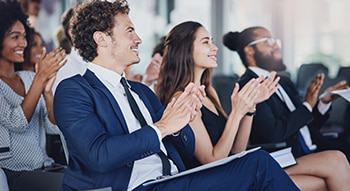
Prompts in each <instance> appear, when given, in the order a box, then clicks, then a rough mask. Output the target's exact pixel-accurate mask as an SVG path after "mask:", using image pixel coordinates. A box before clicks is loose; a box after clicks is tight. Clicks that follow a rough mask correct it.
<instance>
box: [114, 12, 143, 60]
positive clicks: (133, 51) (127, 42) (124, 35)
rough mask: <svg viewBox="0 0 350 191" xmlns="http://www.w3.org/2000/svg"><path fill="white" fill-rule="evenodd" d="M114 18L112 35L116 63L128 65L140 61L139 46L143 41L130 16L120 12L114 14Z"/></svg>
mask: <svg viewBox="0 0 350 191" xmlns="http://www.w3.org/2000/svg"><path fill="white" fill-rule="evenodd" d="M114 20H115V23H114V27H113V28H112V35H111V44H112V46H111V47H112V48H111V55H112V57H113V59H114V61H115V63H118V64H122V65H123V66H125V67H127V66H129V65H132V64H135V63H138V62H140V58H139V55H138V54H139V52H138V46H139V44H141V43H142V41H141V39H140V37H139V36H138V35H137V34H136V32H135V28H134V25H133V23H132V22H131V20H130V18H129V16H128V15H127V14H123V13H118V14H117V15H116V16H114Z"/></svg>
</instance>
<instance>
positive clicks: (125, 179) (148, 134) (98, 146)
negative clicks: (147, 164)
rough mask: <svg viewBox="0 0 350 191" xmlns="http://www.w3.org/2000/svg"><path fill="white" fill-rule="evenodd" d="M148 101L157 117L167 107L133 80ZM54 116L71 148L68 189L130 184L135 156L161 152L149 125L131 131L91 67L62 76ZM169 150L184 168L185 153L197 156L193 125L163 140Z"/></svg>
mask: <svg viewBox="0 0 350 191" xmlns="http://www.w3.org/2000/svg"><path fill="white" fill-rule="evenodd" d="M129 84H130V86H131V89H132V90H133V91H135V92H136V93H137V94H138V95H139V97H140V98H141V99H142V101H143V102H144V104H145V105H146V107H147V109H148V111H149V112H150V114H151V116H152V119H153V122H156V121H158V120H159V119H160V118H161V116H162V114H163V111H164V108H163V106H162V104H161V103H160V101H159V100H158V98H157V96H156V95H155V94H154V93H153V92H152V91H151V90H150V89H149V88H148V87H147V86H145V85H143V84H141V83H137V82H132V81H129ZM54 114H55V120H56V123H57V125H58V127H59V128H60V130H61V131H62V133H63V135H64V137H65V139H66V141H67V146H68V150H69V164H68V168H67V171H66V173H65V177H64V180H63V190H82V189H92V188H101V187H109V186H110V187H112V189H113V190H126V189H127V186H128V184H129V179H130V176H131V171H132V168H133V161H135V160H138V159H142V158H145V157H147V156H150V155H152V154H155V153H158V152H160V144H159V139H158V137H157V134H156V132H155V131H154V129H152V127H150V126H144V127H142V128H141V129H139V130H137V131H135V132H133V133H129V131H128V128H127V125H126V122H125V119H124V117H123V115H122V113H121V110H120V107H119V105H118V103H117V102H116V100H115V99H114V97H113V95H112V94H111V93H110V92H109V90H108V89H107V88H106V87H105V86H104V85H103V84H102V83H101V81H99V79H98V78H97V77H96V76H95V74H93V73H92V72H91V71H90V70H87V71H86V73H85V74H84V76H80V75H76V76H73V77H71V78H69V79H66V80H64V81H62V82H61V83H60V84H59V86H58V88H57V90H56V93H55V97H54ZM162 141H163V143H164V145H165V147H166V149H167V152H168V156H169V158H171V159H172V160H173V161H174V163H175V164H176V165H177V167H178V169H179V170H180V171H182V170H185V166H184V164H183V162H182V159H184V160H187V159H189V158H192V157H193V154H194V148H195V140H194V134H193V132H192V130H191V127H189V126H188V125H187V126H185V127H184V128H183V129H182V130H181V132H180V135H179V136H167V137H165V138H164V139H163V140H162Z"/></svg>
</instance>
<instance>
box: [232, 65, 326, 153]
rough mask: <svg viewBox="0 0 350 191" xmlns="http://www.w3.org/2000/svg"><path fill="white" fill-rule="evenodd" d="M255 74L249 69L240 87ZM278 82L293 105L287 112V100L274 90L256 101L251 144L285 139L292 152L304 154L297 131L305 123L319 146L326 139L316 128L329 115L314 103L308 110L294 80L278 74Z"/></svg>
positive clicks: (240, 79) (321, 145)
mask: <svg viewBox="0 0 350 191" xmlns="http://www.w3.org/2000/svg"><path fill="white" fill-rule="evenodd" d="M257 77H258V76H257V75H256V74H255V73H254V72H253V71H252V70H250V69H247V70H246V72H245V73H244V74H243V75H242V76H241V77H240V78H239V79H238V83H239V85H240V87H243V86H244V85H245V84H246V83H247V82H248V81H249V80H250V79H252V78H257ZM280 78H281V79H280V81H279V84H280V85H281V86H282V87H283V89H284V90H285V91H286V93H287V94H288V95H289V97H290V98H291V100H292V102H293V104H294V105H295V107H296V109H295V111H293V112H290V111H289V109H288V107H287V106H286V104H285V103H284V102H283V101H282V100H281V99H280V98H279V97H278V95H277V94H276V93H274V94H273V95H272V96H271V97H270V98H269V99H268V100H266V101H264V102H262V103H259V104H257V106H256V115H255V116H254V119H253V125H252V131H251V135H250V143H251V144H264V143H276V142H286V143H287V145H288V146H291V147H292V151H293V154H294V155H295V156H296V157H298V156H301V155H304V153H303V152H302V151H301V150H300V149H299V140H298V131H299V129H300V128H302V127H303V126H305V125H308V127H309V129H310V133H311V138H312V140H313V142H314V143H315V144H316V145H317V146H318V148H320V149H321V148H322V147H323V146H324V145H325V144H326V143H328V142H329V141H327V140H325V138H324V137H323V136H322V135H321V133H320V132H319V128H320V127H322V125H323V124H324V123H325V122H326V121H327V119H328V118H329V111H328V112H327V113H326V114H325V115H321V114H320V112H319V111H318V109H317V104H316V106H315V108H314V109H313V112H310V111H309V110H308V109H307V108H306V106H304V105H303V104H302V101H301V98H300V96H299V93H298V91H297V89H296V87H295V85H294V84H293V82H292V81H291V80H290V79H289V78H287V77H284V76H280Z"/></svg>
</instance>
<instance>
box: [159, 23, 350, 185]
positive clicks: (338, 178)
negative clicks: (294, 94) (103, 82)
mask: <svg viewBox="0 0 350 191" xmlns="http://www.w3.org/2000/svg"><path fill="white" fill-rule="evenodd" d="M165 44H166V48H165V51H164V57H163V63H162V67H161V70H160V76H159V79H158V85H157V89H156V93H157V95H158V97H159V99H160V100H161V102H162V104H163V105H166V104H167V103H169V101H170V100H171V99H172V98H173V97H178V95H179V94H180V93H181V92H183V90H184V84H187V83H189V82H193V83H194V84H195V86H197V87H198V86H201V85H205V87H206V93H207V97H205V98H204V100H203V107H202V108H201V110H200V112H198V115H197V116H196V118H195V119H194V120H193V121H192V122H190V126H191V127H192V129H193V131H194V135H195V140H196V148H195V157H194V158H193V159H192V160H189V161H186V163H187V164H186V165H187V167H189V168H191V167H195V166H198V165H201V164H206V163H209V162H212V161H215V160H218V159H222V158H225V157H227V156H228V155H229V154H230V152H231V153H238V152H241V151H243V150H245V149H246V147H247V143H248V139H249V135H250V130H251V126H252V119H253V117H254V110H255V106H256V104H257V103H260V102H262V101H264V100H266V99H268V98H269V97H270V96H271V95H272V93H274V92H275V91H276V89H277V87H278V85H277V82H278V80H279V78H278V77H277V78H276V80H274V79H275V75H276V72H271V74H270V76H269V77H268V78H267V79H265V80H264V81H263V77H262V76H260V77H259V78H256V79H254V78H253V79H252V80H250V81H249V82H248V83H247V84H246V85H245V86H243V87H242V88H241V90H239V87H238V84H236V85H235V88H234V90H233V92H232V95H231V103H232V109H231V113H230V114H229V115H228V116H227V117H226V115H225V113H224V111H223V109H222V107H221V105H220V101H219V98H218V95H217V94H216V91H215V89H214V88H213V87H212V86H211V70H212V69H213V68H215V67H216V66H217V62H216V52H217V47H216V46H215V45H214V44H213V41H212V39H211V37H210V35H209V32H208V31H207V30H206V29H205V28H204V27H203V26H202V25H201V24H199V23H197V22H184V23H181V24H179V25H177V26H175V27H174V28H173V29H172V30H171V31H170V33H169V34H168V36H167V38H166V41H165ZM261 81H263V82H261ZM238 90H239V91H238ZM332 154H333V155H332ZM320 156H321V157H320ZM257 160H258V159H257ZM335 161H339V163H337V162H335ZM297 162H298V163H297V164H296V165H294V166H291V167H288V168H286V169H285V170H286V172H287V174H288V175H289V176H290V177H291V178H292V180H293V181H294V182H295V184H296V185H297V186H298V187H299V188H300V189H301V190H303V191H304V190H342V189H345V190H346V189H348V188H349V183H350V171H349V164H348V163H347V162H346V160H344V156H342V155H339V154H338V153H337V152H333V151H325V152H321V153H316V154H310V155H307V156H305V157H301V158H298V159H297ZM327 163H328V164H329V166H326V165H324V164H327ZM232 181H234V180H232Z"/></svg>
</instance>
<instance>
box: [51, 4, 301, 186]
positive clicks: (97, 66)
mask: <svg viewBox="0 0 350 191" xmlns="http://www.w3.org/2000/svg"><path fill="white" fill-rule="evenodd" d="M128 13H129V6H128V2H127V1H123V0H119V1H113V2H110V1H97V0H96V1H90V2H84V4H83V5H82V6H79V8H78V9H77V11H76V14H75V15H74V17H73V20H72V22H71V26H72V35H73V38H72V39H73V43H74V45H75V47H76V48H77V49H79V52H80V54H81V55H82V57H83V58H84V59H85V60H88V61H89V63H88V69H87V70H86V72H85V74H84V75H83V76H80V75H75V76H73V77H71V78H68V79H66V80H64V81H62V82H61V83H60V84H59V86H58V87H57V90H56V95H55V99H54V113H55V119H56V122H57V124H58V126H59V128H60V129H61V130H62V132H63V134H64V136H65V138H66V140H67V145H68V148H69V155H70V157H69V158H70V162H69V164H68V168H67V171H66V173H65V177H64V180H63V187H62V189H63V190H84V189H97V188H104V187H111V188H112V190H136V191H137V190H206V189H207V190H208V189H210V190H215V189H216V190H248V189H249V188H256V189H257V190H298V189H297V187H296V186H295V185H294V184H293V182H292V181H291V180H290V178H289V177H288V175H287V174H286V173H285V172H284V171H283V169H281V167H280V166H279V165H278V164H277V163H276V162H275V161H274V160H273V159H272V158H271V157H270V156H269V155H268V154H267V153H266V152H263V151H256V152H253V153H250V154H247V155H246V156H244V157H242V158H240V159H237V160H234V161H232V162H229V163H226V164H223V165H221V166H217V167H214V168H210V169H207V170H203V171H200V172H196V173H193V174H188V175H184V176H182V177H179V178H175V179H172V180H168V181H165V182H161V183H157V184H152V185H148V186H144V185H143V183H145V182H148V181H150V180H155V179H157V177H161V176H168V175H171V174H176V173H177V172H179V171H184V170H185V166H184V164H183V161H182V159H187V158H192V156H193V153H194V150H195V140H194V134H193V131H192V130H191V128H190V127H189V126H188V125H187V124H188V123H189V122H190V121H192V120H193V119H194V118H195V117H196V115H197V111H198V110H199V109H200V108H201V106H202V101H203V97H204V96H205V92H204V87H203V86H201V87H199V88H197V87H194V84H193V83H189V84H188V85H187V86H186V87H185V90H184V92H183V93H182V94H181V95H180V96H179V97H178V99H173V100H172V101H171V102H170V103H169V104H168V105H167V107H166V109H165V110H164V107H163V106H162V104H161V103H160V102H159V100H158V98H157V96H156V95H155V94H154V93H153V91H152V90H150V89H149V88H148V87H147V86H145V85H144V84H142V83H138V82H133V81H127V80H126V79H125V77H124V70H125V68H126V67H128V66H130V65H132V64H135V63H138V62H139V61H140V58H139V57H138V47H139V45H140V44H141V42H142V41H141V39H140V38H139V36H138V35H137V34H136V32H135V26H134V25H133V23H132V22H131V20H130V18H129V16H128ZM101 23H105V25H101ZM88 45H89V46H88ZM91 47H93V48H91ZM167 156H168V157H167ZM239 177H246V178H245V181H244V184H242V183H241V182H238V181H236V180H237V179H238V178H239Z"/></svg>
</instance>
